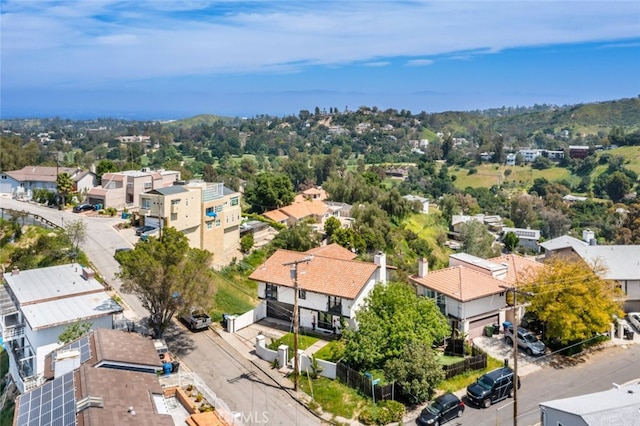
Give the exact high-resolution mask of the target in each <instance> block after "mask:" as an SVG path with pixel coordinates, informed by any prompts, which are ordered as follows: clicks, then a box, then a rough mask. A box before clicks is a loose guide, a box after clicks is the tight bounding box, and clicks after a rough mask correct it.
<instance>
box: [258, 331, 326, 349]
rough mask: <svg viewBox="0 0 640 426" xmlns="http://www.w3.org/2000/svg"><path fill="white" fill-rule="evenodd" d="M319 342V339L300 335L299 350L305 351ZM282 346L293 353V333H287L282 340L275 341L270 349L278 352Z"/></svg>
mask: <svg viewBox="0 0 640 426" xmlns="http://www.w3.org/2000/svg"><path fill="white" fill-rule="evenodd" d="M317 341H318V338H317V337H312V336H305V335H303V334H300V335H298V349H302V350H305V349H307V348H308V347H309V346H311V345H313V344H314V343H316V342H317ZM280 345H287V346H289V348H291V350H292V351H293V333H287V334H285V335H284V336H282V337H281V338H279V339H277V340H274V341H273V342H271V343H270V344H269V349H271V350H274V351H276V350H278V346H280Z"/></svg>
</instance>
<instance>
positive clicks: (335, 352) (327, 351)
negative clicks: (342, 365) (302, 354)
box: [314, 340, 344, 362]
mask: <svg viewBox="0 0 640 426" xmlns="http://www.w3.org/2000/svg"><path fill="white" fill-rule="evenodd" d="M343 354H344V342H343V341H342V340H332V341H331V342H329V343H327V344H326V345H324V346H323V347H322V348H321V349H320V350H319V351H318V352H316V353H315V354H314V355H315V357H316V358H317V359H322V360H325V361H329V362H338V361H339V360H340V358H342V355H343Z"/></svg>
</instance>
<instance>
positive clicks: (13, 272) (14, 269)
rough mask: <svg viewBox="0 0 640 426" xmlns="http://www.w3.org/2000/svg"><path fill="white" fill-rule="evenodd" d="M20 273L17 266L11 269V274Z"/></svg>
mask: <svg viewBox="0 0 640 426" xmlns="http://www.w3.org/2000/svg"><path fill="white" fill-rule="evenodd" d="M19 274H20V269H18V268H13V270H12V271H11V275H19Z"/></svg>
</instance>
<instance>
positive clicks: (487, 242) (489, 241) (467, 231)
mask: <svg viewBox="0 0 640 426" xmlns="http://www.w3.org/2000/svg"><path fill="white" fill-rule="evenodd" d="M460 240H462V247H463V249H464V251H465V252H466V253H468V254H470V255H472V256H478V257H484V258H488V257H492V256H493V255H495V254H497V252H496V249H494V247H493V242H494V241H495V237H494V236H493V235H491V232H489V231H488V230H487V228H486V227H485V226H484V224H483V223H482V222H479V221H477V220H470V221H468V222H466V223H463V224H462V225H461V226H460Z"/></svg>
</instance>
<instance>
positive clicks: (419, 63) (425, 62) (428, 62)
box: [407, 59, 433, 67]
mask: <svg viewBox="0 0 640 426" xmlns="http://www.w3.org/2000/svg"><path fill="white" fill-rule="evenodd" d="M431 64H433V61H432V60H431V59H413V60H411V61H407V65H409V66H410V67H424V66H427V65H431Z"/></svg>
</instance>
